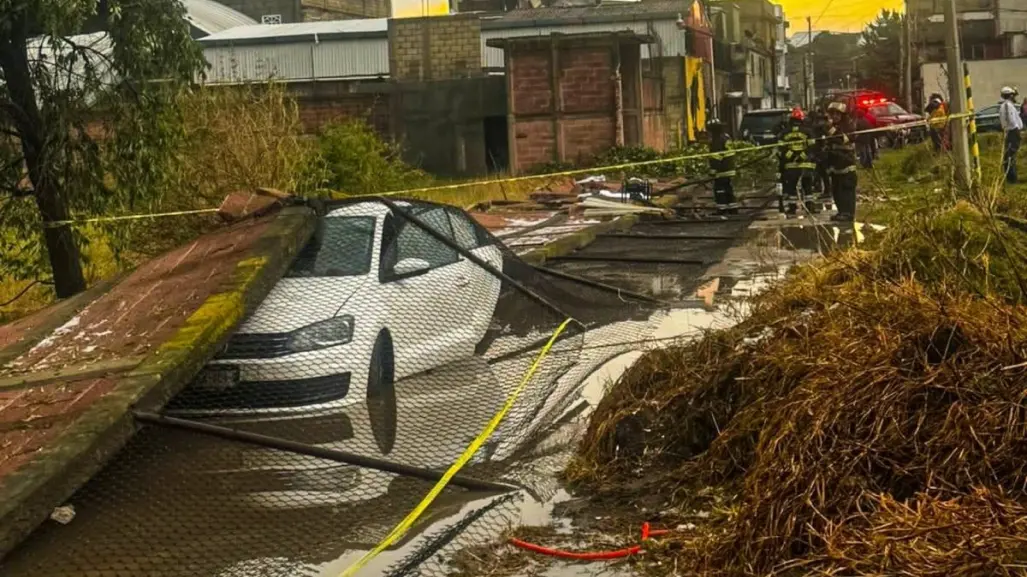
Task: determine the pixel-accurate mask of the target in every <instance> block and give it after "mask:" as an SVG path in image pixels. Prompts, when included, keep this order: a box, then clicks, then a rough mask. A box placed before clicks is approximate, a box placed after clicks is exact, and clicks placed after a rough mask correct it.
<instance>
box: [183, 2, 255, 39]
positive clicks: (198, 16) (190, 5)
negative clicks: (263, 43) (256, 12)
mask: <svg viewBox="0 0 1027 577" xmlns="http://www.w3.org/2000/svg"><path fill="white" fill-rule="evenodd" d="M182 6H183V7H185V19H186V20H187V21H188V22H189V23H190V24H192V25H193V26H195V27H196V28H198V29H200V30H202V31H203V32H205V33H207V34H216V33H218V32H223V31H225V30H229V29H231V28H235V27H238V26H248V25H252V24H256V23H257V21H256V20H254V19H253V18H250V17H249V16H247V15H245V14H243V13H242V12H239V11H237V10H233V9H232V8H229V7H228V6H225V5H224V4H219V3H217V2H213V1H212V0H182Z"/></svg>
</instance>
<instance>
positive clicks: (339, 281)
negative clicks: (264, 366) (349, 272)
mask: <svg viewBox="0 0 1027 577" xmlns="http://www.w3.org/2000/svg"><path fill="white" fill-rule="evenodd" d="M368 278H369V277H368V276H366V275H365V276H344V277H319V278H283V279H281V280H279V281H278V284H276V285H275V287H274V288H273V289H271V292H270V293H268V295H267V298H265V299H264V302H262V303H261V304H260V307H258V308H257V310H256V311H254V312H253V315H252V316H250V318H249V319H247V320H246V322H245V323H243V325H242V327H240V328H239V332H240V333H250V334H252V333H283V332H288V331H291V330H294V329H298V328H300V327H305V326H307V325H309V324H310V323H313V322H317V321H320V320H324V319H327V318H331V317H333V316H335V315H336V314H337V313H338V312H339V309H341V308H342V306H343V305H345V304H346V301H348V300H349V299H350V297H352V296H353V294H354V293H356V292H357V290H359V289H360V287H361V286H363V285H364V284H365V283H366V282H367V279H368Z"/></svg>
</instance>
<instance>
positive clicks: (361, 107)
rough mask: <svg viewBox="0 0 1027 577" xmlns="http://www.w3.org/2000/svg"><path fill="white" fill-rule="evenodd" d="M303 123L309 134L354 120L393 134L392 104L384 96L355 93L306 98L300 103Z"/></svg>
mask: <svg viewBox="0 0 1027 577" xmlns="http://www.w3.org/2000/svg"><path fill="white" fill-rule="evenodd" d="M297 105H298V107H299V114H300V122H302V123H303V130H304V132H306V133H308V134H315V133H317V132H318V131H319V130H320V129H321V128H322V127H323V126H325V125H326V124H330V123H333V122H345V121H346V120H351V119H363V120H366V121H367V122H368V123H369V124H370V125H371V126H373V127H374V128H375V130H376V131H378V133H379V134H382V135H383V136H386V135H388V134H389V105H388V100H387V99H386V98H385V96H384V95H376V94H354V95H350V96H339V97H335V98H332V99H312V98H303V99H299V100H298V101H297Z"/></svg>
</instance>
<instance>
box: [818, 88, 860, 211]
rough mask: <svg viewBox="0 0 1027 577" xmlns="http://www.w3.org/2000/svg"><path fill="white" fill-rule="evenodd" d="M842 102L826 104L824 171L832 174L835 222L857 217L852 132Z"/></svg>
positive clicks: (852, 128)
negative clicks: (836, 209)
mask: <svg viewBox="0 0 1027 577" xmlns="http://www.w3.org/2000/svg"><path fill="white" fill-rule="evenodd" d="M846 109H847V107H846V105H845V103H844V102H832V103H831V104H830V105H828V107H827V120H828V127H827V137H826V139H825V141H824V148H825V149H826V153H827V171H828V173H829V174H830V177H831V194H832V196H833V197H834V204H835V206H837V207H838V214H836V215H834V216H832V217H831V220H833V221H836V222H852V221H853V220H854V219H855V216H856V183H857V176H856V149H855V146H854V144H853V141H852V137H851V136H850V135H851V134H852V132H853V131H854V127H853V125H852V117H851V116H849V115H848V114H847V112H848V111H847V110H846Z"/></svg>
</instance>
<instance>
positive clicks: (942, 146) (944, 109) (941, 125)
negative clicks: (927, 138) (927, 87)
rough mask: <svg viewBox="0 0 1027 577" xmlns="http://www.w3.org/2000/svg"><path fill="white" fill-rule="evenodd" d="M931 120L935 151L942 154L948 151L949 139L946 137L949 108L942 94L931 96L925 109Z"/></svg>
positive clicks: (932, 140)
mask: <svg viewBox="0 0 1027 577" xmlns="http://www.w3.org/2000/svg"><path fill="white" fill-rule="evenodd" d="M924 112H926V113H927V116H928V118H929V119H930V120H929V121H928V123H929V124H930V132H931V142H932V143H934V151H935V152H941V151H942V150H948V148H949V147H948V138H947V135H946V132H947V128H946V125H947V124H948V115H949V107H948V105H946V104H945V100H944V99H942V97H941V94H938V93H937V92H935V93H934V94H932V95H931V98H930V100H928V102H927V107H926V108H925V109H924Z"/></svg>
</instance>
